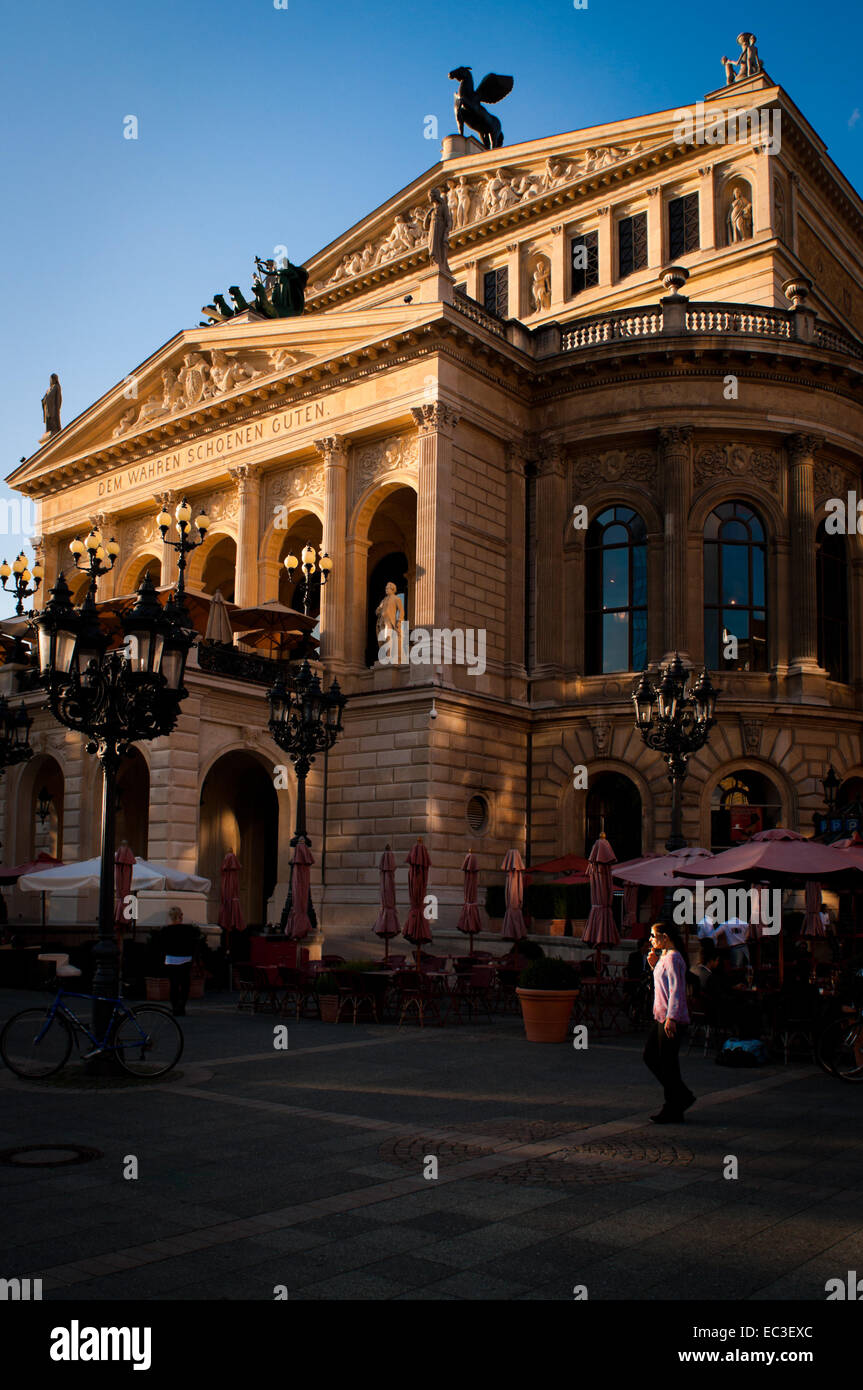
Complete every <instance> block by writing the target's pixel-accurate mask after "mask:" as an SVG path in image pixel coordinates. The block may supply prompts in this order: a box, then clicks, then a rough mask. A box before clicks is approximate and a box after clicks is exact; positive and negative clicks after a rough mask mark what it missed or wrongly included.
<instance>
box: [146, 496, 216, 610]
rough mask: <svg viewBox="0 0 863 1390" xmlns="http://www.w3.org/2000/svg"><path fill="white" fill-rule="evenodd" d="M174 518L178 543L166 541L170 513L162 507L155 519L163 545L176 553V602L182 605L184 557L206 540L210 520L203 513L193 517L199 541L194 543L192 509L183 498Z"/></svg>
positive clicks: (184, 586)
mask: <svg viewBox="0 0 863 1390" xmlns="http://www.w3.org/2000/svg"><path fill="white" fill-rule="evenodd" d="M174 517H175V518H176V521H175V524H176V527H177V530H178V532H179V533H180V539H179V540H178V541H169V540H168V531H169V530H170V527H171V513H170V512H169V511H167V510H166V509H165V508H164V507H163V508H162V510H161V511H160V513H159V515H158V516H157V518H156V525H157V526H158V528H159V530H160V531H161V533H162V540H163V541H164V542H165V544H166V545H169V546H171V548H172V549H173V550H176V551H177V568H178V571H179V573H178V577H177V600H178V602H179V603H181V604H182V602H183V594H184V593H185V592H186V556H187V555H190V554H191V553H192V551H193V550H197V549H198V546H199V545H203V544H204V541H205V540H206V539H207V532H208V531H209V529H210V518H209V517H208V516H207V513H206V512H204V511H201V512H199V513H198V515H197V516H196V517H195V521H194V526H195V529H196V530H197V531H198V535H199V539H198V540H196V541H195V540H192V508H191V506H190V505H189V503H188V502H187V501H186V498H185V497H184V498H183V500H182V502H180V503H179V504H178V506H177V510H176V511H175V512H174Z"/></svg>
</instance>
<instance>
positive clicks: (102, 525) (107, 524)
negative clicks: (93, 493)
mask: <svg viewBox="0 0 863 1390" xmlns="http://www.w3.org/2000/svg"><path fill="white" fill-rule="evenodd" d="M88 520H89V522H90V525H91V526H92V527H93V529H94V530H95V529H96V528H98V529H99V530H100V531H114V530H116V528H117V523H118V517H117V513H116V512H91V513H90V514H89V516H88Z"/></svg>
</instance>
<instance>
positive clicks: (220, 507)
mask: <svg viewBox="0 0 863 1390" xmlns="http://www.w3.org/2000/svg"><path fill="white" fill-rule="evenodd" d="M239 505H240V499H239V495H238V494H237V492H236V491H235V490H234V488H226V489H225V490H224V492H217V493H215V494H214V495H213V496H211V497H209V498H207V500H206V501H205V502H204V506H205V508H206V511H207V516H208V517H209V518H210V524H211V525H212V523H213V522H214V521H231V520H232V519H233V518H234V517H235V516H236V515H237V511H238V509H239Z"/></svg>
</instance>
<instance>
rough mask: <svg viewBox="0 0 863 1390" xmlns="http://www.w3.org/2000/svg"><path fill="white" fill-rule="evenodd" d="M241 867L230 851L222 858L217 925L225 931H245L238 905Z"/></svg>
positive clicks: (240, 909)
mask: <svg viewBox="0 0 863 1390" xmlns="http://www.w3.org/2000/svg"><path fill="white" fill-rule="evenodd" d="M241 868H242V864H241V863H240V861H239V859H238V858H237V856H236V855H235V854H234V853H233V851H231V853H229V854H226V855H225V857H224V859H223V860H222V893H221V897H220V899H219V918H218V921H219V926H220V927H222V928H223V929H224V931H225V932H232V931H245V930H246V923H245V920H244V918H243V911H242V908H241V907H240V875H239V871H240V869H241Z"/></svg>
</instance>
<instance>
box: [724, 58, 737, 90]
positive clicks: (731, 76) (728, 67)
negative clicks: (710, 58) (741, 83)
mask: <svg viewBox="0 0 863 1390" xmlns="http://www.w3.org/2000/svg"><path fill="white" fill-rule="evenodd" d="M722 66H723V67H724V69H725V85H726V87H730V86H731V84H732V82H734V81H736V79H737V66H736V64H735V63H732V61H731V59H730V58H726V56H725V54H724V53H723V55H722Z"/></svg>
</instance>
